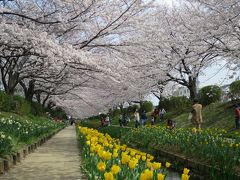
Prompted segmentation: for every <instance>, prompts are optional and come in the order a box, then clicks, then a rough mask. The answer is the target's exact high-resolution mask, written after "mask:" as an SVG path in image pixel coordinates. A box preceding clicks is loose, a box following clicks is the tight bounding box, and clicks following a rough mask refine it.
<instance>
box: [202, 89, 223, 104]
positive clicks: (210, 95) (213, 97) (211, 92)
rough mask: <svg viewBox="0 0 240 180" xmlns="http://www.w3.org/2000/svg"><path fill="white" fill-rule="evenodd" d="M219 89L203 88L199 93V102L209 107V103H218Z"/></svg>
mask: <svg viewBox="0 0 240 180" xmlns="http://www.w3.org/2000/svg"><path fill="white" fill-rule="evenodd" d="M221 94H222V91H221V88H220V87H218V86H216V85H213V86H205V87H203V88H202V89H200V91H199V101H200V103H201V104H203V105H209V104H211V103H214V102H217V101H220V99H221Z"/></svg>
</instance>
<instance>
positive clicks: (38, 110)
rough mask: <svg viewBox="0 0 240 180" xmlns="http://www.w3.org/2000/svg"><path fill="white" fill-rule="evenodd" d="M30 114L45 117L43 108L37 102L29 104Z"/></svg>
mask: <svg viewBox="0 0 240 180" xmlns="http://www.w3.org/2000/svg"><path fill="white" fill-rule="evenodd" d="M31 113H32V114H33V115H35V116H42V115H45V109H44V108H43V106H42V105H41V104H39V103H37V102H32V103H31Z"/></svg>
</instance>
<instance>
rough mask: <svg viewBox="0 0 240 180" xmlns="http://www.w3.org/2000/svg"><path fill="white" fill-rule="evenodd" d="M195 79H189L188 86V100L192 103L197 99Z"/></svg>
mask: <svg viewBox="0 0 240 180" xmlns="http://www.w3.org/2000/svg"><path fill="white" fill-rule="evenodd" d="M196 82H197V80H196V78H192V77H189V84H188V86H187V87H188V89H189V91H190V100H192V101H194V99H196V98H197V85H196Z"/></svg>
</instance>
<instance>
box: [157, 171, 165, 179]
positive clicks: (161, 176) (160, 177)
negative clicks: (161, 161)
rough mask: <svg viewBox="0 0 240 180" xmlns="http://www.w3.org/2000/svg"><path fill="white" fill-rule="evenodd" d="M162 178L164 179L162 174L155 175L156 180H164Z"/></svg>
mask: <svg viewBox="0 0 240 180" xmlns="http://www.w3.org/2000/svg"><path fill="white" fill-rule="evenodd" d="M164 178H165V175H164V174H162V173H159V174H158V175H157V179H158V180H164Z"/></svg>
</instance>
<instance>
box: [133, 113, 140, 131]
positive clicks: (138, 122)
mask: <svg viewBox="0 0 240 180" xmlns="http://www.w3.org/2000/svg"><path fill="white" fill-rule="evenodd" d="M134 121H135V127H136V128H137V127H138V126H139V125H140V116H139V113H138V111H137V109H136V111H135V112H134Z"/></svg>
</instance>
